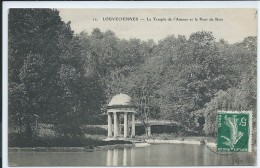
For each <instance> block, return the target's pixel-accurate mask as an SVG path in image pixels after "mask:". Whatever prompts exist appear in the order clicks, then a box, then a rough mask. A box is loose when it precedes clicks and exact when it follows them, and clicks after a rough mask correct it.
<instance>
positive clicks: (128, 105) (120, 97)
mask: <svg viewBox="0 0 260 168" xmlns="http://www.w3.org/2000/svg"><path fill="white" fill-rule="evenodd" d="M121 114H123V115H124V138H128V137H130V134H129V132H130V131H129V128H130V127H129V124H130V119H131V124H132V127H131V138H134V137H135V114H136V107H135V106H134V105H133V102H132V99H131V97H130V96H128V95H126V94H121V93H120V94H117V95H115V96H114V97H113V98H112V99H111V101H110V102H109V104H108V106H107V116H108V117H107V118H108V129H107V130H108V139H110V138H118V137H119V116H120V115H121ZM113 118H114V122H113V121H112V120H113ZM112 123H114V129H113V130H114V131H113V130H112ZM112 133H114V135H112Z"/></svg>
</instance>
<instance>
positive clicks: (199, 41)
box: [9, 9, 257, 140]
mask: <svg viewBox="0 0 260 168" xmlns="http://www.w3.org/2000/svg"><path fill="white" fill-rule="evenodd" d="M256 45H257V44H256V37H247V38H245V39H244V41H242V42H238V43H235V44H229V43H228V42H226V41H225V40H223V39H221V40H219V41H216V39H215V37H214V35H213V34H212V33H211V32H206V31H200V32H195V33H193V34H191V35H190V36H189V38H186V37H185V36H180V35H179V36H174V35H170V36H168V37H166V38H164V39H162V40H160V41H159V42H158V43H155V42H154V41H153V40H147V41H142V40H139V39H129V40H125V39H119V38H118V37H117V36H116V35H115V33H114V32H112V31H106V32H101V31H100V30H99V29H94V30H93V31H92V32H91V33H90V34H88V33H86V32H82V33H80V34H74V33H73V31H72V30H71V28H70V23H64V22H63V21H62V20H61V18H60V16H59V12H58V11H57V10H53V9H11V10H10V11H9V46H10V47H9V128H10V131H12V132H16V133H19V134H21V135H24V136H25V137H28V139H29V140H30V139H32V138H33V137H34V136H35V133H37V125H39V123H44V124H51V125H53V129H54V130H55V131H56V132H57V136H58V137H77V136H81V135H83V134H82V133H83V132H82V129H81V128H80V127H81V125H83V124H87V125H90V124H105V123H106V120H105V116H104V115H102V110H101V109H103V108H102V107H105V105H106V104H107V103H108V101H109V100H110V99H111V98H112V96H113V95H115V94H118V93H126V94H129V95H130V96H131V97H132V98H133V99H134V101H135V102H136V104H137V105H138V107H139V115H138V117H139V119H140V120H141V121H142V122H143V123H144V125H145V126H146V125H147V124H148V121H149V119H151V118H153V119H164V120H166V119H167V120H172V121H176V122H178V123H180V124H182V126H183V127H184V128H186V129H187V130H192V131H194V132H197V133H200V134H210V135H214V134H215V133H216V130H215V128H216V127H215V125H214V124H215V122H216V121H215V120H216V113H217V110H221V109H225V110H251V111H253V114H254V119H255V120H254V125H256Z"/></svg>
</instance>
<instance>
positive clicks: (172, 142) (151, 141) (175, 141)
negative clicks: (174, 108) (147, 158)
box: [146, 139, 217, 147]
mask: <svg viewBox="0 0 260 168" xmlns="http://www.w3.org/2000/svg"><path fill="white" fill-rule="evenodd" d="M146 142H147V143H150V144H166V143H168V144H191V145H202V144H204V145H207V146H210V147H216V145H217V144H216V143H214V142H205V141H194V140H183V141H181V140H161V139H147V140H146Z"/></svg>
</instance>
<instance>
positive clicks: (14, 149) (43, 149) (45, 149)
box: [8, 139, 216, 152]
mask: <svg viewBox="0 0 260 168" xmlns="http://www.w3.org/2000/svg"><path fill="white" fill-rule="evenodd" d="M151 144H193V145H202V144H203V145H207V146H210V147H216V143H213V142H206V143H205V142H204V141H203V142H202V141H194V140H186V141H185V140H183V141H181V140H160V139H146V140H145V142H141V143H133V144H115V145H105V146H96V147H95V148H94V149H87V148H84V147H24V148H23V147H9V148H8V152H93V151H95V150H97V151H99V150H106V149H114V148H122V147H146V146H149V145H151Z"/></svg>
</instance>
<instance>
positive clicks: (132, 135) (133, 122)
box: [131, 113, 135, 138]
mask: <svg viewBox="0 0 260 168" xmlns="http://www.w3.org/2000/svg"><path fill="white" fill-rule="evenodd" d="M131 137H132V138H134V137H135V113H132V133H131Z"/></svg>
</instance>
